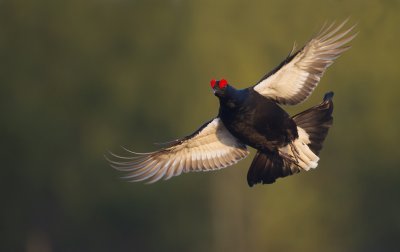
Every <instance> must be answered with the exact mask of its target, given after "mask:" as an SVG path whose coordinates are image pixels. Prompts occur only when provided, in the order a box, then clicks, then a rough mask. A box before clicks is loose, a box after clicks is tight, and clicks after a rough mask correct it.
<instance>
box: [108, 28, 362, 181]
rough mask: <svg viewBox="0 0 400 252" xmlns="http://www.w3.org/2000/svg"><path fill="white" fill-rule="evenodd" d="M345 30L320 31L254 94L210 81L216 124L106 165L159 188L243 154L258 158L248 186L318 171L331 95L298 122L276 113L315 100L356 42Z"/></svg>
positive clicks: (229, 162)
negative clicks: (350, 44) (216, 106)
mask: <svg viewBox="0 0 400 252" xmlns="http://www.w3.org/2000/svg"><path fill="white" fill-rule="evenodd" d="M344 24H345V22H343V23H342V24H340V25H339V26H337V27H334V26H333V24H332V25H330V26H329V27H327V28H323V29H322V30H321V31H320V33H318V34H317V35H316V36H315V37H314V38H313V39H311V40H310V41H309V42H308V43H307V44H306V45H305V46H304V47H303V48H302V49H300V50H299V51H297V52H295V53H293V51H294V50H292V52H291V53H290V54H289V56H288V57H287V58H286V59H285V60H284V61H283V62H282V63H281V64H280V65H278V67H276V68H275V69H274V70H272V71H271V72H269V73H267V74H266V75H264V77H263V78H262V79H261V80H260V81H259V82H258V83H257V84H256V85H254V86H251V87H248V88H245V89H240V90H238V89H235V88H234V87H233V86H231V85H229V84H228V82H227V81H226V80H224V79H222V80H220V81H215V80H212V81H211V87H212V89H213V91H214V95H215V96H217V97H218V99H219V102H220V108H219V113H218V116H217V117H216V118H214V119H212V120H210V121H209V122H207V123H205V124H204V125H203V126H202V127H200V128H199V129H198V130H197V131H195V132H194V133H193V134H191V135H189V136H187V137H184V138H182V139H178V140H175V141H173V142H171V143H170V145H169V146H167V147H165V148H162V149H161V150H159V151H155V152H149V153H136V152H132V151H129V152H131V153H132V154H133V156H131V157H121V156H117V155H115V154H112V155H113V156H114V157H115V158H117V160H109V161H110V163H111V165H112V166H113V167H114V168H116V169H118V170H120V171H124V172H128V175H127V176H125V178H128V179H130V180H131V181H147V182H148V183H153V182H156V181H158V180H160V179H162V178H163V179H165V180H167V179H169V178H171V177H173V176H178V175H180V174H181V173H186V172H191V171H210V170H218V169H221V168H225V167H228V166H230V165H233V164H235V163H237V162H238V161H240V160H241V159H243V158H245V157H246V156H247V155H248V154H249V151H248V150H247V147H246V146H250V147H252V148H255V149H256V150H257V154H256V156H255V157H254V159H253V162H252V164H251V166H250V169H249V171H248V174H247V181H248V184H249V185H250V186H253V185H254V184H257V183H264V184H266V183H267V184H270V183H273V182H275V180H276V179H277V178H281V177H286V176H288V175H292V174H294V173H298V172H300V171H308V170H310V169H314V168H316V167H317V165H318V161H319V157H318V155H319V152H320V150H321V148H322V144H323V142H324V140H325V137H326V136H327V134H328V130H329V128H330V127H331V125H332V122H333V119H332V111H333V102H332V97H333V93H332V92H330V93H327V94H326V95H325V97H324V99H323V101H322V102H321V103H320V104H319V105H317V106H314V107H312V108H310V109H308V110H306V111H303V112H301V113H299V114H297V115H295V116H292V117H291V116H289V114H288V113H287V112H286V111H285V110H283V109H282V108H281V107H280V106H279V105H280V104H283V105H296V104H298V103H300V102H302V101H304V100H305V99H307V97H308V96H309V95H310V94H311V93H312V91H313V90H314V89H315V87H316V86H317V84H318V82H319V80H320V78H321V77H322V75H323V73H324V72H325V70H326V68H327V67H329V66H330V65H331V64H332V63H333V60H335V59H336V58H337V57H339V56H340V54H341V53H343V52H344V51H346V50H347V49H349V47H348V46H345V45H346V44H347V43H348V42H349V41H351V40H352V39H353V38H354V37H355V36H356V34H353V35H348V34H349V32H350V31H351V30H352V28H353V27H351V28H350V29H348V30H345V31H341V32H340V30H341V28H342V27H343V26H344Z"/></svg>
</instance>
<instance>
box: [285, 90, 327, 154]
mask: <svg viewBox="0 0 400 252" xmlns="http://www.w3.org/2000/svg"><path fill="white" fill-rule="evenodd" d="M332 98H333V92H329V93H326V94H325V96H324V100H323V102H321V103H320V104H319V105H317V106H314V107H312V108H310V109H307V110H306V111H303V112H301V113H299V114H297V115H295V116H293V120H294V121H295V122H296V124H297V126H298V127H300V128H302V129H304V130H305V131H306V133H307V134H308V135H309V138H310V141H311V143H310V144H309V145H308V146H309V147H310V149H311V150H312V151H313V152H314V153H315V154H316V155H318V154H319V152H320V151H321V149H322V144H323V142H324V140H325V138H326V136H327V134H328V130H329V128H330V127H331V126H332V123H333V117H332V112H333V101H332Z"/></svg>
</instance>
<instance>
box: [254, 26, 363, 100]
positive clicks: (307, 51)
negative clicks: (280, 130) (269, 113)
mask: <svg viewBox="0 0 400 252" xmlns="http://www.w3.org/2000/svg"><path fill="white" fill-rule="evenodd" d="M346 22H347V20H346V21H344V22H343V23H341V24H340V25H338V26H337V27H334V24H331V25H330V26H329V27H327V28H325V27H323V28H322V29H321V31H320V32H319V33H318V34H317V35H316V36H315V37H314V38H313V39H311V40H310V41H309V42H308V43H307V44H306V45H305V46H304V47H303V48H302V49H301V50H299V51H297V52H296V53H294V54H292V53H291V54H290V55H289V56H288V57H287V58H286V59H285V60H284V61H283V62H282V63H281V64H280V65H279V66H278V67H277V68H275V69H274V70H273V71H272V72H271V73H268V74H266V75H265V76H264V77H263V78H262V79H261V80H260V81H259V82H258V83H257V84H256V85H255V86H254V87H253V88H254V90H255V91H256V92H258V93H260V94H261V95H263V96H266V97H268V98H271V99H274V100H275V101H277V102H278V103H280V104H286V105H295V104H298V103H300V102H302V101H304V100H305V99H307V97H308V96H309V95H310V94H311V93H312V92H313V90H314V89H315V87H316V86H317V85H318V83H319V81H320V79H321V77H322V75H323V74H324V72H325V70H326V69H327V68H328V67H329V66H330V65H331V64H332V63H333V61H334V60H335V59H336V58H338V57H339V56H340V54H342V53H343V52H344V51H346V50H348V49H349V48H350V46H346V44H347V43H348V42H350V41H351V40H352V39H353V38H354V37H355V36H356V35H357V34H352V35H351V34H349V33H350V31H351V30H352V29H353V28H354V26H353V27H351V28H349V29H347V30H344V31H341V30H342V28H343V26H344V25H345V23H346Z"/></svg>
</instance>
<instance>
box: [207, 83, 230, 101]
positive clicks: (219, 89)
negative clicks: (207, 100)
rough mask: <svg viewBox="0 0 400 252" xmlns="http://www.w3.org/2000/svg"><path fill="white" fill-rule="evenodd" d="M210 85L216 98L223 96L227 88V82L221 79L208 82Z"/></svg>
mask: <svg viewBox="0 0 400 252" xmlns="http://www.w3.org/2000/svg"><path fill="white" fill-rule="evenodd" d="M210 85H211V88H212V89H213V91H214V95H215V96H218V97H222V96H224V95H225V92H226V89H227V87H228V81H226V80H225V79H221V80H217V81H216V80H214V79H212V80H211V81H210Z"/></svg>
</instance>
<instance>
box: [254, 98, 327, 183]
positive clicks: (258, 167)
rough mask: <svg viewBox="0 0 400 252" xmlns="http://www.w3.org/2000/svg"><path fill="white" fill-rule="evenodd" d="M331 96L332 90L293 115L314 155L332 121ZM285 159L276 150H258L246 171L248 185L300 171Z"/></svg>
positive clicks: (320, 147) (269, 180) (270, 181)
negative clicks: (265, 151)
mask: <svg viewBox="0 0 400 252" xmlns="http://www.w3.org/2000/svg"><path fill="white" fill-rule="evenodd" d="M332 97H333V92H329V93H327V94H325V96H324V100H323V101H322V102H321V103H320V104H319V105H317V106H314V107H312V108H310V109H307V110H306V111H303V112H301V113H299V114H297V115H295V116H293V120H294V121H295V122H296V124H297V126H298V127H300V128H302V129H304V130H305V131H306V133H307V134H308V135H309V139H310V141H311V143H310V144H309V145H308V146H309V148H310V149H311V150H312V151H313V152H314V153H315V154H316V155H318V154H319V152H320V151H321V149H322V144H323V142H324V140H325V138H326V136H327V134H328V130H329V128H330V127H331V126H332V123H333V118H332V112H333V102H332ZM286 161H287V160H285V158H284V157H281V156H280V155H279V153H278V152H268V153H264V152H260V151H258V152H257V154H256V156H255V157H254V159H253V162H252V163H251V166H250V169H249V171H248V173H247V182H248V184H249V186H253V185H255V184H257V183H263V184H272V183H274V182H275V180H276V179H277V178H283V177H286V176H289V175H292V174H294V173H297V172H299V171H300V170H299V169H298V168H294V169H291V165H290V163H289V162H286ZM292 168H293V167H292Z"/></svg>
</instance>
